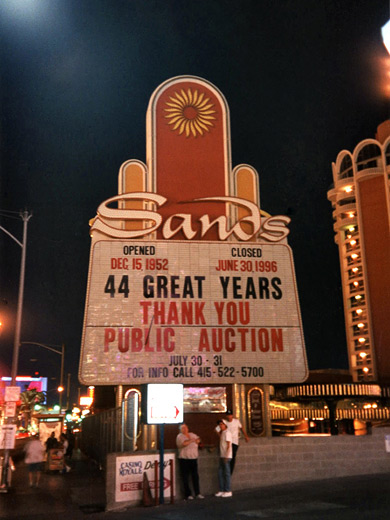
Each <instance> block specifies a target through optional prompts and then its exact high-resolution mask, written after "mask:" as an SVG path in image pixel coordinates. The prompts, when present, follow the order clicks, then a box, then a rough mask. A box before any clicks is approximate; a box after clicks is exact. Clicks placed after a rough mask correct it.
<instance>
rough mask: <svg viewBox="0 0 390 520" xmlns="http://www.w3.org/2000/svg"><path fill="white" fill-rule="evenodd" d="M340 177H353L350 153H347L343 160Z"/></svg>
mask: <svg viewBox="0 0 390 520" xmlns="http://www.w3.org/2000/svg"><path fill="white" fill-rule="evenodd" d="M338 177H339V179H347V178H348V177H353V169H352V159H351V157H350V156H349V155H345V157H344V159H343V160H342V161H341V164H340V170H339V175H338Z"/></svg>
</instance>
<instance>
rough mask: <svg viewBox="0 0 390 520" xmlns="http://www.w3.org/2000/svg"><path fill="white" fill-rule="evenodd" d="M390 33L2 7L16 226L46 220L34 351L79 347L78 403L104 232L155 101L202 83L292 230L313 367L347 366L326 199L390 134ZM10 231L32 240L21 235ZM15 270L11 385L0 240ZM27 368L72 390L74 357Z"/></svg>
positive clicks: (129, 3)
mask: <svg viewBox="0 0 390 520" xmlns="http://www.w3.org/2000/svg"><path fill="white" fill-rule="evenodd" d="M388 18H389V4H388V2H387V1H386V0H381V1H379V0H237V1H235V2H233V1H227V0H207V1H204V0H196V1H194V0H188V1H185V2H184V1H183V0H2V1H1V2H0V30H1V41H0V53H1V79H0V88H1V180H0V182H1V184H0V195H1V198H0V209H1V210H10V211H19V210H21V209H24V208H27V209H28V210H29V211H31V212H32V213H33V217H32V218H31V219H30V221H29V224H28V245H27V269H26V282H25V298H24V309H23V322H22V332H21V339H22V341H28V340H30V341H37V342H40V343H45V344H50V345H59V344H61V343H64V344H65V345H66V360H65V365H66V366H65V373H66V374H67V373H71V382H72V386H73V388H72V395H76V396H77V388H78V386H79V383H78V381H77V371H78V362H79V352H80V342H81V331H82V322H83V313H84V303H85V293H86V282H87V272H88V262H89V250H90V237H89V226H88V221H89V219H91V218H92V217H94V216H95V214H96V209H97V207H98V205H99V204H100V203H101V202H103V201H104V200H106V199H107V198H109V197H111V196H114V195H116V194H117V176H118V171H119V167H120V165H121V164H122V163H123V162H124V161H126V160H128V159H133V158H134V159H139V160H142V161H145V143H146V141H145V117H146V109H147V105H148V101H149V98H150V96H151V94H152V92H153V91H154V90H155V88H156V87H157V86H158V85H160V84H161V83H162V82H163V81H165V80H166V79H169V78H171V77H174V76H178V75H186V74H188V75H194V76H200V77H202V78H205V79H207V80H209V81H210V82H211V83H213V84H214V85H215V86H216V87H217V88H219V89H220V90H221V91H222V93H223V94H224V95H225V97H226V99H227V101H228V104H229V107H230V118H231V137H232V158H233V161H232V163H233V167H234V166H235V165H237V164H240V163H247V164H250V165H252V166H253V167H254V168H256V169H257V171H258V172H259V177H260V199H261V206H262V208H263V209H265V210H266V211H268V212H269V213H271V214H288V215H289V216H290V217H291V218H292V222H291V224H290V226H289V227H290V230H291V231H290V235H289V244H290V246H291V247H292V250H293V254H294V258H295V269H296V277H297V284H298V291H299V295H300V303H301V312H302V320H303V327H304V334H305V341H306V348H307V355H308V362H309V368H310V369H312V370H313V369H320V368H342V369H345V368H347V367H348V362H347V353H346V341H345V332H344V316H343V309H342V294H341V284H340V272H339V263H338V250H337V247H336V245H335V243H334V238H333V237H334V233H333V221H332V216H331V205H330V203H329V201H328V200H327V190H328V189H329V188H330V186H331V184H332V171H331V163H332V161H335V160H336V157H337V154H338V153H339V152H340V151H341V150H342V149H348V150H353V149H354V147H355V146H356V145H357V144H358V142H359V141H361V140H362V139H365V138H370V137H374V135H375V131H376V127H377V125H378V124H379V123H381V122H382V121H383V120H384V119H386V118H387V117H388V114H389V97H388V95H387V94H386V78H387V81H388V82H389V83H390V80H389V79H388V72H389V70H390V65H389V58H388V57H387V54H386V50H385V48H384V46H383V44H382V41H381V34H380V28H381V26H382V25H384V23H386V21H387V20H388ZM0 225H1V226H3V227H5V228H7V230H9V231H10V232H11V233H13V234H14V235H15V236H17V237H18V238H19V239H21V236H22V222H21V220H15V219H10V218H4V217H0ZM0 253H1V254H0V316H1V318H0V319H1V321H2V322H3V327H2V329H3V330H2V333H1V336H0V374H1V375H9V374H10V367H11V360H12V348H13V338H14V323H15V316H16V307H17V297H18V283H19V269H20V253H21V249H20V247H18V246H17V244H15V243H14V242H13V241H12V240H11V239H10V238H9V237H8V236H6V234H5V233H3V232H1V231H0ZM30 359H37V361H35V362H31V361H30ZM19 367H20V369H19V371H18V372H19V374H21V373H24V374H32V373H33V371H35V370H36V371H39V373H40V375H42V376H49V377H50V376H53V377H54V376H56V377H57V378H58V377H59V359H58V357H57V356H56V355H55V354H51V353H50V352H47V351H44V350H43V349H40V348H38V347H32V346H22V347H21V352H20V362H19ZM57 381H58V379H57Z"/></svg>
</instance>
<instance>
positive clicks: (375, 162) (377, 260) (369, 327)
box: [328, 120, 390, 384]
mask: <svg viewBox="0 0 390 520" xmlns="http://www.w3.org/2000/svg"><path fill="white" fill-rule="evenodd" d="M332 169H333V181H334V186H333V187H332V189H330V190H329V191H328V199H329V200H330V201H331V203H332V208H333V218H334V231H335V242H336V244H337V245H338V248H339V256H340V269H341V280H342V289H343V302H344V315H345V329H346V337H347V345H348V356H349V365H350V372H351V374H352V376H353V380H354V381H356V382H359V381H375V382H379V383H381V384H388V383H389V382H390V355H389V350H390V319H389V318H390V316H389V308H390V306H389V301H390V193H389V188H390V181H389V175H390V121H389V120H388V121H385V122H384V123H382V124H381V125H379V127H378V130H377V135H376V139H366V140H364V141H362V142H360V143H359V144H358V145H357V146H356V148H355V149H354V151H353V152H349V151H347V150H343V151H341V152H340V153H339V154H338V156H337V159H336V162H335V163H333V164H332Z"/></svg>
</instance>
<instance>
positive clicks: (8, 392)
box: [4, 386, 20, 402]
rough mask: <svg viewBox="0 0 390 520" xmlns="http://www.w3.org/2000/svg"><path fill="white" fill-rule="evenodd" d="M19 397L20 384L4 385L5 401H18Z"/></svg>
mask: <svg viewBox="0 0 390 520" xmlns="http://www.w3.org/2000/svg"><path fill="white" fill-rule="evenodd" d="M19 399H20V386H6V387H5V398H4V400H5V401H6V402H7V401H19Z"/></svg>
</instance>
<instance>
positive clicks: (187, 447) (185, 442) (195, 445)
mask: <svg viewBox="0 0 390 520" xmlns="http://www.w3.org/2000/svg"><path fill="white" fill-rule="evenodd" d="M179 430H180V433H179V434H178V435H177V437H176V446H177V447H178V450H179V468H180V475H181V481H182V484H183V488H184V497H185V500H192V499H193V498H194V497H193V495H192V494H191V489H190V484H189V480H190V476H191V480H192V486H193V488H194V495H195V497H196V498H204V496H203V495H201V493H200V489H199V474H198V449H199V444H200V438H199V437H198V436H197V435H196V434H195V433H192V432H190V431H189V428H188V426H187V425H186V424H185V423H183V424H181V425H180V426H179Z"/></svg>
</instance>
